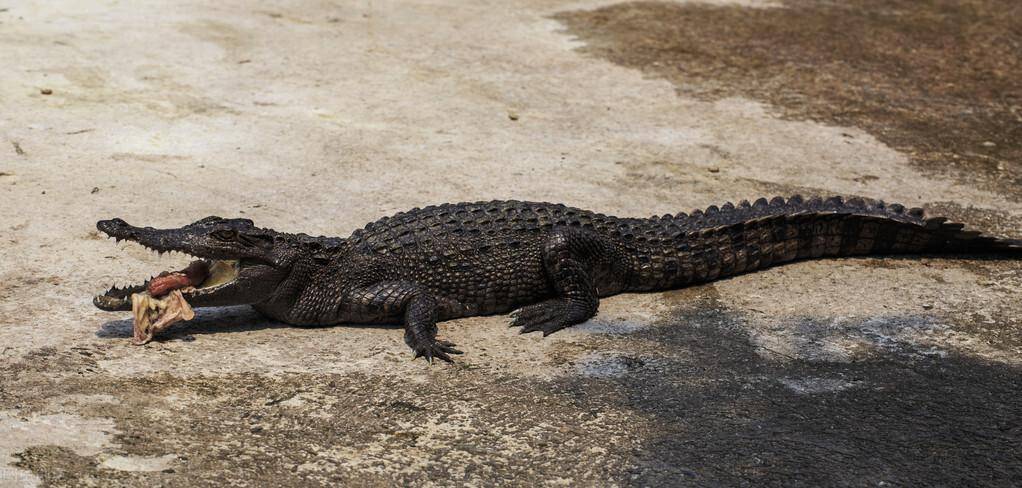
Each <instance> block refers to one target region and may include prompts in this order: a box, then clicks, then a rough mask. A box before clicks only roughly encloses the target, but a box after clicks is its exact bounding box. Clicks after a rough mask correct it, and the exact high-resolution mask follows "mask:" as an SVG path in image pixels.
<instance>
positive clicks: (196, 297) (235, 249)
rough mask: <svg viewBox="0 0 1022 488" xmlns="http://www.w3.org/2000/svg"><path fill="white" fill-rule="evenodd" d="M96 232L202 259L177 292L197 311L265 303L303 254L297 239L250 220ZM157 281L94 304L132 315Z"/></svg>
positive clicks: (112, 225)
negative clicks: (138, 298)
mask: <svg viewBox="0 0 1022 488" xmlns="http://www.w3.org/2000/svg"><path fill="white" fill-rule="evenodd" d="M96 227H97V228H98V229H99V230H100V231H102V232H104V233H105V234H107V235H108V236H110V237H113V238H114V239H116V240H117V241H121V240H128V241H132V242H136V243H138V244H141V245H143V246H145V247H146V248H148V249H151V250H153V251H156V252H158V253H161V254H162V253H164V252H182V253H185V254H189V255H191V256H194V257H196V258H198V259H197V260H196V261H194V262H193V263H192V265H190V266H189V267H188V269H187V270H185V271H182V272H181V273H189V276H191V277H192V279H193V282H192V283H190V284H189V285H187V286H185V285H182V287H181V289H180V290H178V291H180V293H181V295H182V297H183V298H184V299H185V300H186V301H187V302H188V305H190V306H192V307H219V306H227V305H247V304H255V303H260V302H263V301H266V300H267V299H269V298H270V297H271V296H273V294H274V292H275V291H276V290H277V287H278V286H279V285H280V283H281V282H283V281H284V280H285V279H286V278H287V276H288V275H289V274H290V272H291V267H292V266H293V264H294V262H295V260H296V259H297V257H298V256H299V255H300V252H301V246H300V244H299V243H298V242H296V241H295V239H294V237H295V236H292V235H290V234H284V233H278V232H276V231H273V230H270V229H261V228H259V227H255V226H254V225H253V224H252V221H251V220H248V219H223V218H220V217H206V218H204V219H202V220H199V221H197V222H195V223H193V224H189V225H186V226H184V227H180V228H176V229H154V228H152V227H135V226H132V225H129V224H128V223H127V222H125V221H123V220H121V219H111V220H101V221H99V222H98V223H97V224H96ZM193 270H201V271H198V272H195V271H193ZM152 280H153V278H150V280H146V281H145V282H143V283H141V284H138V285H134V286H128V287H126V288H117V287H113V288H110V289H109V290H107V291H106V292H105V293H103V294H102V295H98V296H96V297H95V298H94V299H93V303H94V304H95V305H96V307H99V308H100V309H103V310H107V311H128V310H132V298H131V296H132V295H133V294H136V293H143V292H145V291H146V290H147V289H149V284H150V281H152Z"/></svg>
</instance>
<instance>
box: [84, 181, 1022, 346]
mask: <svg viewBox="0 0 1022 488" xmlns="http://www.w3.org/2000/svg"><path fill="white" fill-rule="evenodd" d="M98 226H99V228H100V230H103V231H104V232H106V233H107V234H109V235H110V236H112V237H116V238H125V239H130V240H134V241H137V242H139V243H142V244H143V245H146V246H147V247H151V248H153V249H156V250H158V251H167V250H176V251H183V252H187V253H189V254H193V255H196V256H200V257H204V258H212V259H240V260H241V270H242V271H241V274H240V276H239V278H238V279H237V280H235V282H234V283H231V284H229V285H227V286H224V287H221V288H223V289H222V290H220V289H217V290H199V291H197V292H195V293H194V294H193V295H192V296H189V295H188V294H186V298H188V301H189V303H191V304H192V306H194V307H202V306H220V305H231V304H251V305H253V306H254V307H255V308H256V309H258V310H260V311H261V312H263V313H265V314H266V315H268V316H270V317H272V318H274V319H277V320H280V321H282V322H286V323H289V324H295V325H330V324H339V323H352V324H386V323H393V324H403V325H404V327H405V342H407V343H408V345H409V346H410V347H411V348H412V349H413V350H414V351H415V355H416V357H419V356H423V357H425V358H426V359H428V360H432V358H434V357H436V358H440V359H442V360H445V361H450V360H451V358H450V354H460V351H458V350H456V349H454V345H453V344H451V343H449V342H445V341H440V340H437V338H436V334H437V326H436V324H437V322H439V321H443V320H450V319H455V318H459V317H468V316H474V315H489V314H497V313H505V312H509V311H512V310H514V313H513V314H512V316H511V317H512V318H511V324H512V325H513V326H519V327H522V332H534V331H541V332H542V333H543V335H548V334H551V333H553V332H556V331H558V330H561V329H563V328H565V327H569V326H571V325H574V324H578V323H581V322H584V321H586V320H588V319H589V318H591V317H593V316H594V315H595V314H596V311H597V309H598V306H599V299H600V297H605V296H609V295H614V294H617V293H622V292H648V291H656V290H668V289H673V288H679V287H683V286H686V285H689V284H693V283H700V282H707V281H712V280H715V279H719V278H724V277H727V276H733V275H736V274H740V273H747V272H751V271H755V270H759V269H763V268H766V267H769V266H774V265H778V264H782V263H786V262H790V261H794V260H799V259H807V258H820V257H837V256H854V255H867V254H898V253H911V254H922V253H986V252H996V253H1004V254H1012V255H1015V256H1017V255H1019V254H1020V253H1022V242H1020V241H1016V240H1006V239H995V238H991V237H985V236H980V235H979V234H978V233H976V232H969V231H962V227H963V226H962V225H961V224H948V223H946V219H943V218H940V217H936V218H927V217H926V216H924V215H923V211H922V210H921V209H910V210H905V209H904V207H902V206H900V205H894V204H891V205H887V204H884V203H883V202H880V201H872V200H864V199H858V198H854V199H849V200H847V201H846V200H844V199H842V198H839V197H834V198H830V199H827V200H821V199H819V198H814V199H810V200H805V201H804V200H803V199H802V198H801V197H798V196H795V197H792V198H790V199H788V200H785V199H783V198H780V197H777V198H774V199H773V200H771V201H769V202H768V201H767V200H765V199H760V200H757V201H756V202H755V203H753V204H750V203H748V202H742V203H740V204H738V205H732V204H730V203H728V204H725V205H724V206H722V207H720V208H718V207H715V206H712V207H710V208H708V209H706V210H705V211H696V212H693V213H692V214H691V215H686V214H683V213H682V214H677V215H665V216H663V217H652V218H648V219H636V218H618V217H611V216H607V215H603V214H597V213H593V212H589V211H586V210H580V209H577V208H572V207H566V206H564V205H555V204H549V203H531V202H517V201H493V202H477V203H458V204H444V205H439V206H432V207H427V208H422V209H413V210H411V211H408V212H402V213H398V214H397V215H394V216H393V217H387V218H383V219H380V220H378V221H376V222H373V223H371V224H369V225H367V226H365V228H363V229H360V230H357V231H355V232H354V233H353V234H352V235H351V236H350V237H348V238H346V239H339V238H327V237H310V236H306V235H304V234H283V233H278V232H275V231H272V230H269V229H260V228H257V227H254V226H253V225H252V223H251V221H248V220H244V219H234V220H225V219H219V218H217V217H209V218H206V219H203V220H201V221H199V222H196V223H195V224H191V225H190V226H186V227H183V228H180V229H169V230H156V229H151V228H145V229H142V228H137V227H132V226H129V225H127V224H126V223H124V222H123V221H120V220H119V219H115V220H111V221H102V222H100V223H99V224H98ZM135 288H137V287H135ZM135 288H133V289H135ZM128 294H129V293H128V292H125V291H124V290H116V289H114V290H111V291H110V292H107V294H106V295H103V296H100V297H97V298H96V304H97V306H99V307H100V308H103V309H106V310H124V309H125V308H124V306H125V304H124V302H125V301H126V300H125V297H127V296H128Z"/></svg>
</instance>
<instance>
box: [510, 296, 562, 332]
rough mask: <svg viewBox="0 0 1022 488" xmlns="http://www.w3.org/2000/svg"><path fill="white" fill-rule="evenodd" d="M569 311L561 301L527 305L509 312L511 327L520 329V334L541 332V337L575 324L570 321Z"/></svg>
mask: <svg viewBox="0 0 1022 488" xmlns="http://www.w3.org/2000/svg"><path fill="white" fill-rule="evenodd" d="M570 317H571V310H570V308H569V307H568V304H567V303H565V302H564V301H562V300H548V301H545V302H543V303H537V304H535V305H528V306H525V307H522V308H519V309H518V310H515V311H514V312H511V327H521V328H522V330H521V333H522V334H528V333H529V332H536V331H543V337H546V336H548V335H550V334H553V333H554V332H557V331H559V330H561V329H563V328H565V327H569V326H571V325H574V324H575V323H577V321H572V320H571V319H570Z"/></svg>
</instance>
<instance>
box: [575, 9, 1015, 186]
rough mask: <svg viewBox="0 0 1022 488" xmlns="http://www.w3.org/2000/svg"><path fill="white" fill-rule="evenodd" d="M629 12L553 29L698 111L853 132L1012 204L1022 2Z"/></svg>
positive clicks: (598, 13)
mask: <svg viewBox="0 0 1022 488" xmlns="http://www.w3.org/2000/svg"><path fill="white" fill-rule="evenodd" d="M784 6H785V8H767V9H757V8H746V7H740V6H709V5H700V4H697V3H693V4H685V5H677V4H671V3H659V2H636V3H623V4H617V5H612V6H609V7H605V8H600V9H597V10H592V11H575V12H566V13H562V14H559V15H557V16H555V18H556V19H557V20H559V21H561V22H562V23H564V24H565V25H566V26H567V27H568V29H569V31H570V32H571V33H572V34H574V35H576V36H578V37H579V38H580V39H581V40H583V41H585V42H586V44H587V45H586V47H584V48H582V51H583V52H586V53H590V54H593V55H596V56H600V57H604V58H607V59H609V60H611V61H613V62H615V63H618V64H621V65H623V66H628V67H632V68H637V69H641V70H643V71H645V72H647V73H650V74H652V75H653V76H657V77H663V78H666V79H667V80H670V81H671V82H673V83H674V84H675V85H676V86H677V89H678V90H679V92H681V93H683V94H685V95H688V96H695V97H699V98H703V99H719V98H724V97H729V96H744V97H749V98H753V99H757V100H761V101H764V102H768V103H771V104H773V105H775V106H777V107H779V109H780V110H781V111H782V112H783V115H785V116H788V117H792V118H796V119H811V120H818V121H823V122H826V123H832V124H837V125H841V126H857V127H862V128H863V129H864V130H866V131H868V132H869V133H870V134H872V135H873V136H875V137H877V138H878V139H879V140H881V141H883V142H884V143H886V144H888V145H890V146H892V147H894V148H896V149H898V150H900V151H902V152H904V153H907V154H908V155H909V156H910V157H911V160H912V161H913V162H914V163H915V164H917V165H918V166H919V167H921V168H923V169H924V170H925V171H927V172H928V173H930V174H932V175H936V176H941V177H948V178H955V179H957V180H959V181H962V182H967V183H969V184H971V185H974V186H976V187H977V188H981V189H984V190H991V191H997V192H999V193H1001V194H1003V195H1004V196H1005V197H1006V198H1009V199H1012V200H1014V201H1020V200H1022V192H1019V188H1022V82H1020V81H1019V80H1022V29H1020V28H1019V26H1020V25H1022V3H1020V2H1017V1H1015V0H978V1H971V2H959V1H955V0H928V1H917V0H857V1H854V2H821V1H809V0H786V1H784Z"/></svg>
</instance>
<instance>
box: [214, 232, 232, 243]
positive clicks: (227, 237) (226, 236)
mask: <svg viewBox="0 0 1022 488" xmlns="http://www.w3.org/2000/svg"><path fill="white" fill-rule="evenodd" d="M237 237H238V231H236V230H234V229H220V230H217V231H214V232H213V238H214V239H216V240H218V241H223V242H231V241H234V239H235V238H237Z"/></svg>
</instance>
